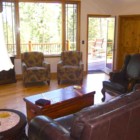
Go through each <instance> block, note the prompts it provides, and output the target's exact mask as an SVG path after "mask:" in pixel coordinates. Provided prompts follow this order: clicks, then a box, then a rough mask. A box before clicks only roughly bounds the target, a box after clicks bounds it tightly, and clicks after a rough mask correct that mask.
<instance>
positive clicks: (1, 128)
mask: <svg viewBox="0 0 140 140" xmlns="http://www.w3.org/2000/svg"><path fill="white" fill-rule="evenodd" d="M26 124H27V120H26V117H25V115H24V114H23V113H21V112H19V111H17V110H13V109H0V140H22V139H23V138H24V139H25V138H26V134H25V126H26Z"/></svg>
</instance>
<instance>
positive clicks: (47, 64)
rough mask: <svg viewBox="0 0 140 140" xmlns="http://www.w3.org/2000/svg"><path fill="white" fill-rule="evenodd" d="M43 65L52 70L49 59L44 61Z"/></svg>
mask: <svg viewBox="0 0 140 140" xmlns="http://www.w3.org/2000/svg"><path fill="white" fill-rule="evenodd" d="M42 65H43V67H45V68H47V70H48V71H49V72H50V63H48V62H47V61H43V63H42Z"/></svg>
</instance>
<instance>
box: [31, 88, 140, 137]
mask: <svg viewBox="0 0 140 140" xmlns="http://www.w3.org/2000/svg"><path fill="white" fill-rule="evenodd" d="M139 87H140V86H139ZM28 137H29V140H140V90H137V89H136V88H135V91H132V92H131V93H128V94H123V95H119V96H117V97H115V98H113V99H111V100H110V101H108V102H104V103H102V104H100V105H93V106H90V107H87V108H84V109H82V110H81V111H79V112H77V113H75V114H70V115H68V116H64V117H61V118H57V119H55V120H53V119H51V118H49V117H47V116H36V117H35V118H33V119H32V120H31V121H30V123H29V129H28Z"/></svg>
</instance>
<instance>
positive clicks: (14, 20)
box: [3, 2, 79, 55]
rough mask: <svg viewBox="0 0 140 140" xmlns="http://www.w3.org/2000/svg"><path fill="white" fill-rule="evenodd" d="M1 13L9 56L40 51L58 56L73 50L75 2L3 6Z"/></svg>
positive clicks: (7, 3) (74, 47)
mask: <svg viewBox="0 0 140 140" xmlns="http://www.w3.org/2000/svg"><path fill="white" fill-rule="evenodd" d="M63 5H64V6H63ZM3 9H4V10H3V19H4V24H5V25H6V26H5V28H4V30H5V37H6V38H7V40H6V44H7V49H8V52H9V53H10V54H14V55H16V54H17V55H19V54H18V53H22V52H25V51H41V52H43V53H44V54H45V55H58V54H60V53H61V51H62V50H77V46H79V45H78V41H77V40H78V39H79V31H78V29H79V28H77V27H78V25H79V20H78V19H79V18H78V17H79V14H78V13H79V12H78V10H79V2H73V3H60V2H59V3H57V2H55V3H48V2H47V3H44V2H43V3H42V2H38V3H37V2H35V3H34V2H19V3H12V2H3ZM7 9H8V10H7ZM15 9H16V10H15ZM9 21H10V22H9ZM15 27H16V28H15ZM15 35H16V36H15ZM9 44H10V45H9ZM17 50H19V51H17Z"/></svg>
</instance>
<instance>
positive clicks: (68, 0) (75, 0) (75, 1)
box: [2, 0, 81, 58]
mask: <svg viewBox="0 0 140 140" xmlns="http://www.w3.org/2000/svg"><path fill="white" fill-rule="evenodd" d="M2 2H13V3H14V4H15V19H14V20H15V27H16V28H15V35H16V58H20V56H21V49H20V30H19V28H20V19H19V2H45V3H56V2H57V3H61V4H62V51H64V50H65V39H66V33H65V30H66V27H65V16H66V15H65V13H66V12H65V10H66V9H65V4H77V35H76V37H77V39H76V50H80V9H81V8H80V7H81V1H80V0H47V1H41V0H37V1H36V0H19V1H15V0H2ZM58 56H60V55H53V54H50V55H45V57H58Z"/></svg>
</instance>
